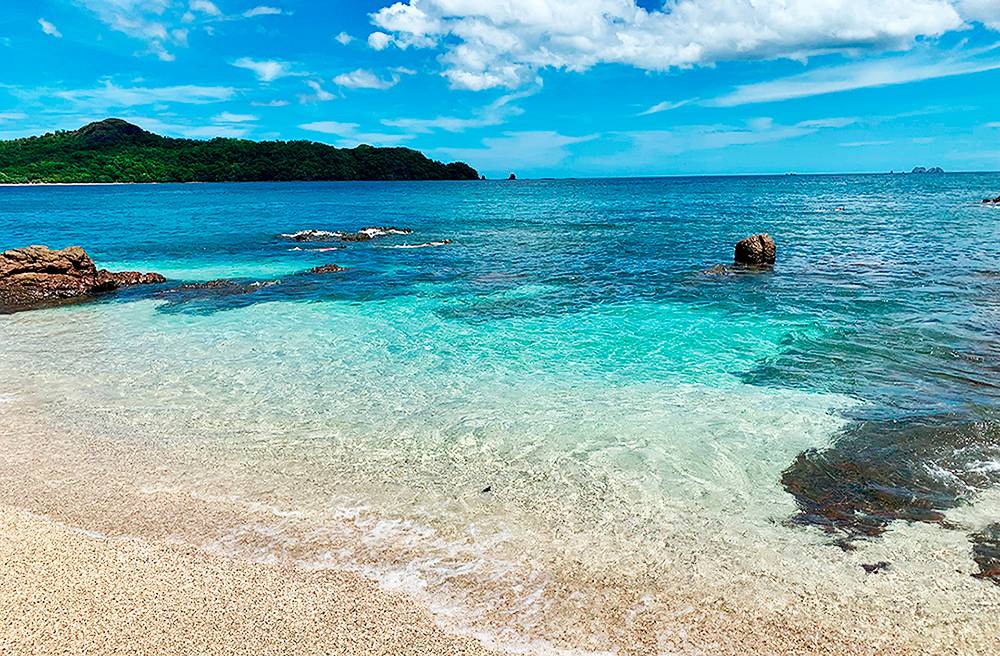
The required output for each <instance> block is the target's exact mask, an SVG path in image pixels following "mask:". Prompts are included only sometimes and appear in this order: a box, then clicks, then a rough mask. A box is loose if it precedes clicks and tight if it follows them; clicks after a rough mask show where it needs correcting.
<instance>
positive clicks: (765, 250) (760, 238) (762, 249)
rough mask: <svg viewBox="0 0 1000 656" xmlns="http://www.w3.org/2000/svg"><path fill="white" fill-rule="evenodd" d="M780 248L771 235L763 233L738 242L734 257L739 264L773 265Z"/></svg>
mask: <svg viewBox="0 0 1000 656" xmlns="http://www.w3.org/2000/svg"><path fill="white" fill-rule="evenodd" d="M777 252H778V248H777V245H776V244H775V243H774V240H773V239H772V238H771V236H770V235H768V234H766V233H761V234H759V235H753V236H751V237H747V238H746V239H743V240H742V241H740V242H738V243H737V244H736V249H735V252H734V254H733V259H734V260H735V261H736V263H737V264H744V265H748V266H771V265H773V264H774V261H775V258H776V256H777Z"/></svg>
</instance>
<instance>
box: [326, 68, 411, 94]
mask: <svg viewBox="0 0 1000 656" xmlns="http://www.w3.org/2000/svg"><path fill="white" fill-rule="evenodd" d="M333 81H334V83H336V84H337V85H338V86H342V87H346V88H348V89H389V88H391V87H394V86H396V84H397V83H398V82H399V76H396V75H394V76H393V77H392V78H390V79H388V80H385V79H382V78H380V77H378V76H377V75H375V74H374V73H372V72H371V71H369V70H365V69H363V68H359V69H357V70H354V71H351V72H350V73H343V74H341V75H338V76H337V77H335V78H333Z"/></svg>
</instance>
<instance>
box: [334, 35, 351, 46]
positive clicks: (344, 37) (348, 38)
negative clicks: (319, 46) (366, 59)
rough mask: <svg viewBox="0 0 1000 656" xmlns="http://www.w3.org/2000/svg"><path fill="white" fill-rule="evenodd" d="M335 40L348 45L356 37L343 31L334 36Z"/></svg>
mask: <svg viewBox="0 0 1000 656" xmlns="http://www.w3.org/2000/svg"><path fill="white" fill-rule="evenodd" d="M333 40H334V41H336V42H337V43H339V44H340V45H342V46H346V45H347V44H348V43H350V42H351V41H353V40H354V37H353V36H351V35H350V34H348V33H347V32H341V33H340V34H338V35H337V36H335V37H333Z"/></svg>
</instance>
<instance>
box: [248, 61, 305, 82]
mask: <svg viewBox="0 0 1000 656" xmlns="http://www.w3.org/2000/svg"><path fill="white" fill-rule="evenodd" d="M233 66H235V67H237V68H245V69H247V70H248V71H253V74H254V75H256V76H257V79H258V80H260V81H261V82H273V81H274V80H277V79H278V78H282V77H288V76H289V75H299V73H295V72H293V71H292V65H291V64H290V63H288V62H284V61H278V60H276V59H253V58H251V57H240V58H239V59H237V60H236V61H234V62H233Z"/></svg>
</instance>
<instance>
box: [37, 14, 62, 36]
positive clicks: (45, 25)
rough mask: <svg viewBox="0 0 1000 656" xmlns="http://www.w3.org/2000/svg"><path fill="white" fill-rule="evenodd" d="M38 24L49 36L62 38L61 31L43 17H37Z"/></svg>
mask: <svg viewBox="0 0 1000 656" xmlns="http://www.w3.org/2000/svg"><path fill="white" fill-rule="evenodd" d="M38 24H39V25H41V26H42V31H43V32H45V33H46V34H48V35H49V36H54V37H55V38H57V39H61V38H62V32H60V31H59V29H58V28H57V27H56V26H55V25H53V24H52V23H50V22H49V21H47V20H45V19H44V18H39V19H38Z"/></svg>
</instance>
